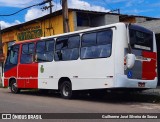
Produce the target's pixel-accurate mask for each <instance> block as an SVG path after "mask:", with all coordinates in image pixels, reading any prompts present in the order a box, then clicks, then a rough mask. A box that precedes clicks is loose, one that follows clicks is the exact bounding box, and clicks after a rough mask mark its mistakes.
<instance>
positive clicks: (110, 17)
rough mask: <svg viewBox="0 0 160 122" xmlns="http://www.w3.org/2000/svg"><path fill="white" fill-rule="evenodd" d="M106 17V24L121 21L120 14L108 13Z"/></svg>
mask: <svg viewBox="0 0 160 122" xmlns="http://www.w3.org/2000/svg"><path fill="white" fill-rule="evenodd" d="M104 19H105V23H104V24H105V25H108V24H113V23H117V22H119V15H109V14H106V15H105V17H104Z"/></svg>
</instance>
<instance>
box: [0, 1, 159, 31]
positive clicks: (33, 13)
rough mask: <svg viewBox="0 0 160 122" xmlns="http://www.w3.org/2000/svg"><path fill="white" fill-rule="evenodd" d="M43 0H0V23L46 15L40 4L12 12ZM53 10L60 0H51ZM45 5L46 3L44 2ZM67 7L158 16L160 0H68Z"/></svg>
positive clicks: (59, 5) (2, 25)
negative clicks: (116, 10)
mask: <svg viewBox="0 0 160 122" xmlns="http://www.w3.org/2000/svg"><path fill="white" fill-rule="evenodd" d="M41 2H43V0H0V25H1V28H2V29H4V28H7V27H10V26H13V25H16V24H20V23H24V22H27V21H30V20H33V19H35V18H38V17H41V16H44V15H47V14H48V13H49V10H45V11H42V9H41V8H42V7H44V6H45V5H42V6H36V7H32V8H29V9H26V10H23V11H21V12H20V13H18V14H16V15H13V16H1V15H4V14H12V13H14V12H17V11H19V10H21V9H23V8H25V7H28V6H31V5H34V4H37V3H41ZM52 4H53V5H54V6H53V8H52V9H53V12H54V11H57V10H60V9H61V8H62V7H61V3H60V0H52ZM46 5H47V4H46ZM68 6H69V8H76V9H83V10H93V11H103V12H108V11H111V10H115V9H120V13H121V14H129V15H138V16H149V17H156V18H160V0H68Z"/></svg>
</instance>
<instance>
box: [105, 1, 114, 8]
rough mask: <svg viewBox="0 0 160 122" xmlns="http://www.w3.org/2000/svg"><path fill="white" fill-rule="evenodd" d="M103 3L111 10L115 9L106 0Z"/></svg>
mask: <svg viewBox="0 0 160 122" xmlns="http://www.w3.org/2000/svg"><path fill="white" fill-rule="evenodd" d="M103 2H104V3H105V4H106V5H107V6H108V7H109V8H111V9H113V7H112V6H111V5H109V4H108V3H107V2H106V1H105V0H103Z"/></svg>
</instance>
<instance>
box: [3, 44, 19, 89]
mask: <svg viewBox="0 0 160 122" xmlns="http://www.w3.org/2000/svg"><path fill="white" fill-rule="evenodd" d="M18 56H19V45H14V46H11V47H10V49H9V50H8V54H7V60H6V62H5V67H4V77H5V79H4V87H8V86H9V81H8V80H9V79H10V78H16V79H17V65H18Z"/></svg>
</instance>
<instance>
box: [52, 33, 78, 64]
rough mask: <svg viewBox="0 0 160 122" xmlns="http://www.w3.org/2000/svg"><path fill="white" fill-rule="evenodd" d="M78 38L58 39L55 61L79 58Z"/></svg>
mask: <svg viewBox="0 0 160 122" xmlns="http://www.w3.org/2000/svg"><path fill="white" fill-rule="evenodd" d="M79 45H80V37H79V35H78V36H71V37H60V38H58V39H57V41H56V50H55V60H56V61H68V60H77V59H78V57H79Z"/></svg>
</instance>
